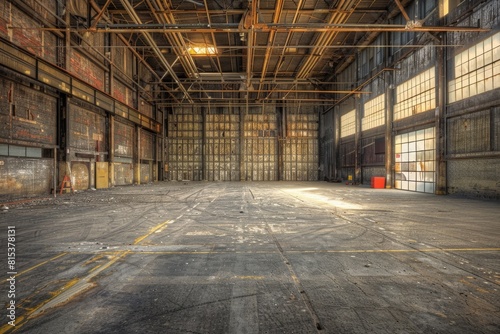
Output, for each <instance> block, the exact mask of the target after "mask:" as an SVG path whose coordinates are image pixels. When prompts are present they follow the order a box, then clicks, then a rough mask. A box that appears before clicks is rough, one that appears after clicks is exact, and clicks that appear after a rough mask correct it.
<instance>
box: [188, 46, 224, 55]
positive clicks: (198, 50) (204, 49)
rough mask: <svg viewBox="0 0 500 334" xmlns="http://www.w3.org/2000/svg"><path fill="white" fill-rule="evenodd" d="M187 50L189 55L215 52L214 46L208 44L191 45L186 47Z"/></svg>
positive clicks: (212, 53)
mask: <svg viewBox="0 0 500 334" xmlns="http://www.w3.org/2000/svg"><path fill="white" fill-rule="evenodd" d="M188 52H189V54H191V55H198V56H207V55H215V54H217V50H216V48H215V46H208V45H192V46H190V47H189V48H188Z"/></svg>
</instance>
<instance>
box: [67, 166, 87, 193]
mask: <svg viewBox="0 0 500 334" xmlns="http://www.w3.org/2000/svg"><path fill="white" fill-rule="evenodd" d="M71 183H72V184H73V189H75V190H86V189H89V188H90V163H88V162H72V163H71Z"/></svg>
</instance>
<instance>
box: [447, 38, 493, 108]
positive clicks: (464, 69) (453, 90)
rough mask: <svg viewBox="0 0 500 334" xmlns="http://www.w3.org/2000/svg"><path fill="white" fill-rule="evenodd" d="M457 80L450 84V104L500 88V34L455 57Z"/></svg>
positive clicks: (451, 81)
mask: <svg viewBox="0 0 500 334" xmlns="http://www.w3.org/2000/svg"><path fill="white" fill-rule="evenodd" d="M454 70H455V76H454V77H455V79H454V80H450V82H449V84H448V99H449V102H450V103H453V102H456V101H460V100H463V99H466V98H469V97H472V96H474V95H477V94H481V93H484V92H487V91H490V90H493V89H497V88H500V33H497V34H495V35H493V36H491V37H489V38H487V39H485V40H484V41H481V42H479V43H477V44H475V45H474V46H472V47H470V48H468V49H467V50H465V51H463V52H460V53H459V54H457V55H456V56H455V68H454Z"/></svg>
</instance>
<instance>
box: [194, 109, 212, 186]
mask: <svg viewBox="0 0 500 334" xmlns="http://www.w3.org/2000/svg"><path fill="white" fill-rule="evenodd" d="M193 112H194V110H193ZM201 122H202V123H201V174H202V175H203V181H206V180H208V175H207V110H206V109H205V107H201Z"/></svg>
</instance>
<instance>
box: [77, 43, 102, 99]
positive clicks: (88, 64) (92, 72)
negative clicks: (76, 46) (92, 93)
mask: <svg viewBox="0 0 500 334" xmlns="http://www.w3.org/2000/svg"><path fill="white" fill-rule="evenodd" d="M70 72H71V73H73V74H75V75H76V76H77V77H79V78H80V79H81V80H83V81H85V82H86V83H88V84H90V85H92V86H94V87H95V88H98V89H101V90H104V70H103V69H102V68H100V67H99V66H98V65H97V64H96V63H95V62H93V61H92V60H91V59H89V58H88V57H86V56H85V55H83V54H82V53H80V52H78V51H75V50H72V51H71V68H70Z"/></svg>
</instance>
